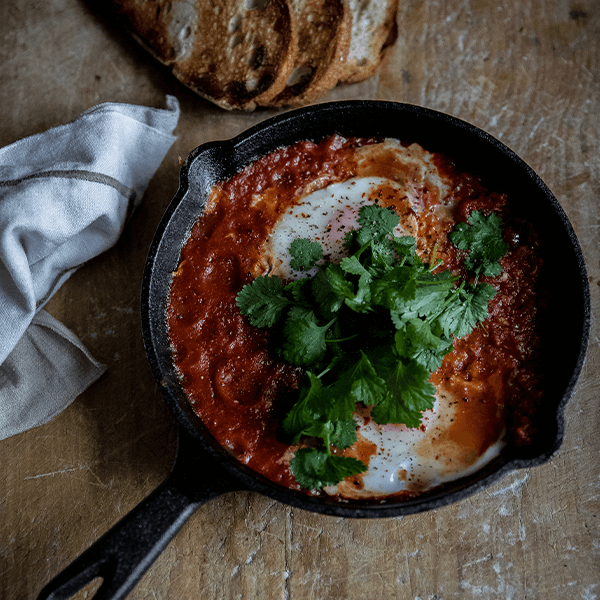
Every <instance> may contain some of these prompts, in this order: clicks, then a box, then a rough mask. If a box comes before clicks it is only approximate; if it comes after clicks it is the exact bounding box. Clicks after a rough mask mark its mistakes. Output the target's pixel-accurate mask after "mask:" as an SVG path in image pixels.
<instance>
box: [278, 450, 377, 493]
mask: <svg viewBox="0 0 600 600" xmlns="http://www.w3.org/2000/svg"><path fill="white" fill-rule="evenodd" d="M290 470H291V471H292V473H293V474H294V476H295V477H296V481H297V482H298V483H299V484H300V485H301V486H302V487H303V488H306V489H310V490H316V489H320V488H322V487H324V486H327V485H335V484H336V483H339V482H340V481H341V480H342V479H344V478H346V477H349V476H350V475H356V474H358V473H364V472H365V471H366V470H367V467H366V466H365V465H364V464H363V463H362V462H361V461H360V460H357V459H356V458H349V457H345V456H336V455H335V454H329V453H328V452H327V451H326V450H325V449H323V448H302V449H300V450H298V451H297V452H296V454H295V456H294V458H292V460H291V462H290Z"/></svg>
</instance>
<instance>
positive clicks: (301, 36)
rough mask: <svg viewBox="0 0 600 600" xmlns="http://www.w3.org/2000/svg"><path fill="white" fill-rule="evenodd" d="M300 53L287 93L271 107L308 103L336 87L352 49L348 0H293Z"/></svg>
mask: <svg viewBox="0 0 600 600" xmlns="http://www.w3.org/2000/svg"><path fill="white" fill-rule="evenodd" d="M290 4H291V7H292V10H293V12H294V15H295V17H296V21H297V25H298V54H297V56H296V62H295V64H294V70H293V71H292V74H291V76H290V78H289V79H288V81H287V85H286V87H285V89H284V90H283V92H282V93H281V94H279V95H278V96H277V97H276V98H275V99H274V100H272V101H271V102H270V105H271V106H299V105H303V104H308V103H310V102H313V101H314V100H316V99H318V98H319V97H320V96H322V95H323V94H325V93H326V92H328V91H329V90H330V89H332V88H333V87H335V85H336V84H337V82H338V79H339V76H340V74H341V73H342V69H343V66H344V62H345V60H346V56H347V55H348V51H349V49H350V28H351V25H352V15H351V13H350V10H349V6H348V3H347V1H346V0H291V3H290Z"/></svg>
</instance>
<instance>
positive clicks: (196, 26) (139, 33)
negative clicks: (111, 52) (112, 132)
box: [112, 0, 298, 110]
mask: <svg viewBox="0 0 600 600" xmlns="http://www.w3.org/2000/svg"><path fill="white" fill-rule="evenodd" d="M112 2H113V4H114V6H115V8H116V10H117V12H118V14H119V15H120V16H121V18H122V19H123V20H124V22H125V25H126V27H127V28H128V29H130V31H131V33H132V34H133V35H134V36H135V37H136V38H137V39H138V41H139V42H140V43H142V44H143V45H144V46H145V47H146V48H147V49H148V50H149V51H150V52H151V53H152V54H153V55H154V56H155V58H157V59H158V60H159V61H161V62H162V63H164V64H165V65H168V66H169V67H171V68H172V70H173V74H174V75H175V76H176V77H177V78H178V79H179V80H180V81H181V82H182V83H183V84H185V85H186V86H188V87H190V88H192V89H193V90H194V91H195V92H197V93H198V94H199V95H200V96H202V97H204V98H206V99H208V100H210V101H212V102H214V103H215V104H217V105H219V106H221V107H223V108H225V109H240V110H253V109H254V108H255V107H256V105H257V104H258V103H260V104H264V103H268V102H269V101H270V100H272V99H273V98H275V97H276V96H277V95H279V94H280V93H281V92H282V91H283V89H284V88H285V87H286V84H287V81H288V79H289V77H290V74H291V72H292V69H293V67H294V63H295V58H296V55H297V48H298V35H297V30H296V23H295V19H294V16H293V14H292V11H291V9H290V5H289V3H288V1H287V0H216V1H211V0H112Z"/></svg>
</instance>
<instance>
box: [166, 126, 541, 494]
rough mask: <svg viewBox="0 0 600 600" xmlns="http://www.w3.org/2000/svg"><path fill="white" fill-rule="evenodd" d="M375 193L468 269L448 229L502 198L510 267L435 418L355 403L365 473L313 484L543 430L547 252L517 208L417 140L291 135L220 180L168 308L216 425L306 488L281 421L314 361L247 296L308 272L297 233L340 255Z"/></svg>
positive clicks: (284, 481) (391, 476)
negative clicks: (292, 253)
mask: <svg viewBox="0 0 600 600" xmlns="http://www.w3.org/2000/svg"><path fill="white" fill-rule="evenodd" d="M368 202H377V203H379V204H380V205H382V206H389V207H393V208H394V210H395V211H396V212H397V214H398V215H399V218H400V224H399V226H398V230H397V232H396V234H397V235H412V236H414V237H415V238H416V240H417V251H418V253H419V254H420V255H421V257H422V258H423V259H424V260H425V261H429V260H430V259H431V255H432V252H433V248H434V246H435V252H436V257H437V258H441V259H442V260H443V261H444V263H445V266H446V267H448V268H450V269H451V270H452V271H453V272H455V273H456V274H460V275H463V276H465V273H464V271H463V267H462V262H463V260H464V256H461V254H460V251H458V250H457V249H456V248H455V247H454V246H452V244H451V243H450V242H449V240H448V234H449V232H450V231H452V229H453V228H454V226H455V224H456V223H457V222H459V221H466V220H467V219H468V217H469V215H470V213H471V212H472V211H473V210H483V211H484V212H486V213H489V212H491V211H494V212H497V213H498V214H499V215H500V216H501V217H502V219H503V220H504V223H505V241H506V242H507V243H508V244H509V247H510V250H509V252H508V254H507V255H506V256H505V257H504V258H503V259H502V261H501V264H502V267H503V274H502V275H501V276H499V277H497V278H493V279H490V278H486V279H485V280H486V281H488V282H489V283H491V284H492V285H493V286H494V287H495V288H496V290H497V293H496V296H495V298H494V299H493V300H492V301H491V302H490V305H489V313H490V317H489V318H488V319H487V320H486V321H485V322H484V323H483V324H482V325H481V326H479V327H477V328H476V329H475V330H474V331H473V332H472V333H471V334H470V335H469V336H467V337H466V338H463V339H461V340H455V343H454V349H453V351H452V352H451V353H450V354H449V355H448V356H446V358H445V359H444V362H443V364H442V366H441V367H440V368H439V369H438V370H437V371H436V372H434V373H433V374H432V376H431V381H432V383H433V384H434V385H435V386H436V390H437V393H436V400H435V405H434V408H433V409H432V410H429V411H426V412H425V413H424V414H423V423H422V425H421V427H419V428H417V429H409V428H407V427H406V426H404V425H401V424H399V425H394V424H388V425H384V426H381V425H378V424H376V423H375V422H374V421H373V420H371V419H370V417H369V411H368V409H367V408H366V407H360V406H359V407H357V411H356V413H355V415H354V416H355V420H356V422H357V425H358V432H357V437H358V441H357V443H356V444H355V445H354V446H353V447H352V448H351V449H349V450H345V451H343V453H344V454H346V455H349V456H355V457H358V458H360V459H361V460H363V462H365V463H367V464H368V470H367V472H366V473H364V474H361V475H357V476H355V477H352V478H348V479H346V480H344V481H343V482H341V483H339V484H338V485H337V486H333V487H331V488H326V489H325V490H324V491H323V492H321V491H312V492H309V493H312V494H321V493H328V494H332V495H337V496H340V497H345V498H381V497H394V498H395V499H397V498H402V497H403V496H406V497H410V496H413V495H416V494H418V493H420V492H422V491H424V490H428V489H431V488H432V487H435V486H436V485H439V484H441V483H443V482H445V481H451V480H453V479H456V478H459V477H462V476H464V475H466V474H469V473H471V472H474V471H476V470H478V469H480V468H481V467H482V466H484V465H485V464H486V463H487V462H489V461H490V460H492V459H493V458H494V457H495V456H497V455H498V453H499V452H500V451H501V450H502V448H503V447H504V446H505V445H506V444H513V445H523V444H528V443H530V442H531V439H532V436H534V435H535V426H534V424H535V421H534V419H533V415H534V414H535V411H536V410H537V409H538V406H539V402H540V395H541V391H540V382H539V378H538V376H537V375H536V374H537V373H538V372H539V370H538V369H537V365H536V357H537V349H538V347H539V340H538V333H537V330H536V310H537V309H536V307H537V306H538V303H539V302H538V300H539V299H538V298H537V297H536V289H537V281H538V278H539V271H540V268H541V262H540V259H539V257H538V255H539V253H538V248H537V245H538V242H537V239H536V237H535V233H534V231H533V230H532V228H531V227H530V226H529V225H528V224H527V223H524V222H521V221H519V220H518V219H516V218H514V217H513V215H512V214H511V211H510V206H509V202H508V200H507V198H506V197H505V196H504V195H502V194H499V193H496V192H489V191H487V190H486V189H485V188H484V187H483V186H482V184H481V182H480V181H479V180H478V179H477V178H476V177H473V176H471V175H469V174H464V173H460V172H458V171H457V170H456V168H455V167H454V165H453V164H452V163H451V161H449V160H448V159H446V158H445V157H443V156H440V155H437V154H432V153H429V152H427V151H426V150H424V149H423V148H421V147H420V146H418V145H417V144H410V145H406V144H402V143H400V142H398V141H397V140H392V139H384V140H373V139H346V138H342V137H340V136H333V137H331V138H328V139H327V140H324V141H323V142H320V143H318V144H315V143H312V142H301V143H298V144H295V145H293V146H290V147H287V148H282V149H279V150H277V151H275V152H273V153H271V154H269V155H266V156H264V157H262V158H260V159H259V160H257V161H256V162H254V163H252V164H250V165H249V166H248V167H246V168H245V169H243V170H242V171H241V172H240V173H238V174H237V175H236V176H234V177H233V178H231V179H229V180H227V181H224V182H221V183H219V184H218V185H216V186H215V187H214V189H213V190H212V192H211V194H210V196H209V199H208V203H207V205H206V209H205V211H204V213H203V215H202V216H201V217H200V218H199V219H198V221H197V222H196V224H195V225H194V226H193V228H192V230H191V232H190V235H189V238H188V239H187V241H186V243H185V244H184V246H183V248H182V251H181V260H180V264H179V267H178V270H177V272H176V273H175V274H174V277H173V283H172V287H171V294H170V298H169V305H168V311H167V321H168V327H169V335H170V340H171V344H172V347H173V356H174V363H175V366H176V368H177V370H178V372H179V373H180V375H181V382H182V386H183V388H184V391H185V392H186V394H187V396H188V397H189V399H190V402H191V404H192V406H193V408H194V411H195V412H196V413H197V414H198V416H199V417H200V418H201V419H202V420H203V422H204V423H205V424H206V425H207V427H208V429H209V430H210V432H211V433H212V435H213V436H214V437H215V438H216V439H217V441H218V442H219V443H220V444H221V445H223V446H224V447H225V448H227V449H228V450H229V451H230V452H231V453H232V454H233V455H234V456H236V457H237V458H238V460H240V461H241V462H242V463H244V464H247V465H248V466H249V467H251V468H252V469H254V470H256V471H258V472H259V473H261V474H263V475H264V476H266V477H267V478H269V479H270V480H272V481H274V482H276V483H279V484H281V485H284V486H287V487H290V488H293V489H299V488H298V485H297V483H296V482H295V480H294V477H293V475H292V474H291V473H290V471H289V466H288V465H289V461H290V460H291V458H292V457H293V453H294V451H295V450H296V449H297V448H298V446H290V445H289V443H287V441H286V440H285V438H284V436H283V435H282V433H281V430H280V423H281V421H282V419H283V417H284V416H285V414H286V413H287V412H288V411H289V409H290V408H291V406H292V404H293V401H294V391H295V389H296V388H297V386H298V382H299V380H300V377H301V372H300V370H299V369H297V368H294V367H291V366H289V365H286V364H284V363H282V362H280V361H278V360H277V359H276V358H275V357H274V356H273V355H272V353H271V352H270V350H269V334H268V331H266V330H260V329H257V328H255V327H253V326H251V325H250V324H249V323H248V321H247V320H246V319H245V318H244V317H243V316H242V315H241V314H240V312H239V310H238V308H237V305H236V301H235V297H236V295H237V293H238V292H239V291H240V290H241V288H242V287H243V286H244V285H245V284H246V283H249V282H250V281H252V279H253V278H254V277H256V276H258V275H263V274H270V275H276V276H279V277H282V278H284V279H290V278H293V277H297V276H298V273H295V272H293V271H292V270H291V269H290V266H289V260H290V257H289V254H288V248H289V245H290V243H291V241H292V240H293V239H295V238H296V237H304V238H310V239H314V240H318V241H319V242H320V243H321V244H322V245H323V247H324V248H325V253H326V255H327V258H329V259H330V260H332V261H336V260H341V258H342V257H343V253H344V250H343V245H342V242H343V238H344V235H345V232H346V231H347V229H348V228H350V227H353V226H354V224H355V223H356V218H357V215H358V210H359V208H360V206H361V205H363V204H365V203H368ZM309 274H310V273H309ZM306 275H307V274H302V276H306Z"/></svg>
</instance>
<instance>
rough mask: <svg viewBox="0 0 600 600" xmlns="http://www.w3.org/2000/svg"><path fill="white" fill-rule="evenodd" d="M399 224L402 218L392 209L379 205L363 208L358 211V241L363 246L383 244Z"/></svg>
mask: <svg viewBox="0 0 600 600" xmlns="http://www.w3.org/2000/svg"><path fill="white" fill-rule="evenodd" d="M398 223H400V217H398V215H397V214H396V212H395V211H394V210H393V209H392V208H382V207H381V206H378V205H377V204H367V205H365V206H361V207H360V210H359V211H358V224H359V225H360V229H359V233H358V238H357V241H358V243H359V245H361V246H362V245H363V244H365V243H367V242H370V241H375V242H381V241H383V239H384V238H386V237H387V236H389V235H392V233H393V231H394V228H395V227H397V226H398Z"/></svg>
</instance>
